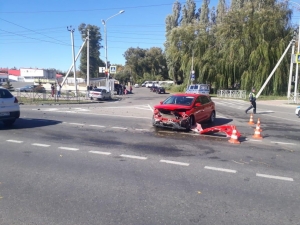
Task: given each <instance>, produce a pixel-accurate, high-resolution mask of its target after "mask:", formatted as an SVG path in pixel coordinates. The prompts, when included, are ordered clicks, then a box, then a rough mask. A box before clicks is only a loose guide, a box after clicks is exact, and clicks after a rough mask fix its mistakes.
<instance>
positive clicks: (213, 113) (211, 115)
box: [209, 111, 216, 123]
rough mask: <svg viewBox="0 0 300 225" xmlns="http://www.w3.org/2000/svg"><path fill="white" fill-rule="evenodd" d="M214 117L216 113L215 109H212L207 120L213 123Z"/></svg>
mask: <svg viewBox="0 0 300 225" xmlns="http://www.w3.org/2000/svg"><path fill="white" fill-rule="evenodd" d="M215 119H216V113H215V111H212V112H211V114H210V117H209V122H210V123H214V122H215Z"/></svg>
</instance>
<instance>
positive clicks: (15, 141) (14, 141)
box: [6, 140, 23, 143]
mask: <svg viewBox="0 0 300 225" xmlns="http://www.w3.org/2000/svg"><path fill="white" fill-rule="evenodd" d="M6 141H8V142H13V143H23V141H17V140H6Z"/></svg>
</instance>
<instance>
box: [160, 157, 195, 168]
mask: <svg viewBox="0 0 300 225" xmlns="http://www.w3.org/2000/svg"><path fill="white" fill-rule="evenodd" d="M159 162H162V163H168V164H175V165H180V166H189V165H190V164H189V163H183V162H176V161H169V160H163V159H162V160H160V161H159Z"/></svg>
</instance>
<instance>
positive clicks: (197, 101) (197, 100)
mask: <svg viewBox="0 0 300 225" xmlns="http://www.w3.org/2000/svg"><path fill="white" fill-rule="evenodd" d="M196 103H201V100H200V96H199V97H198V98H197V99H196V101H195V104H196Z"/></svg>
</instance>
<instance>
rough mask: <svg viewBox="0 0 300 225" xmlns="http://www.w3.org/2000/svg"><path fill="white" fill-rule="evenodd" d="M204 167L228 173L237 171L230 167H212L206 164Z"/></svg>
mask: <svg viewBox="0 0 300 225" xmlns="http://www.w3.org/2000/svg"><path fill="white" fill-rule="evenodd" d="M204 169H208V170H216V171H221V172H227V173H236V170H229V169H223V168H217V167H210V166H205V167H204Z"/></svg>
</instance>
